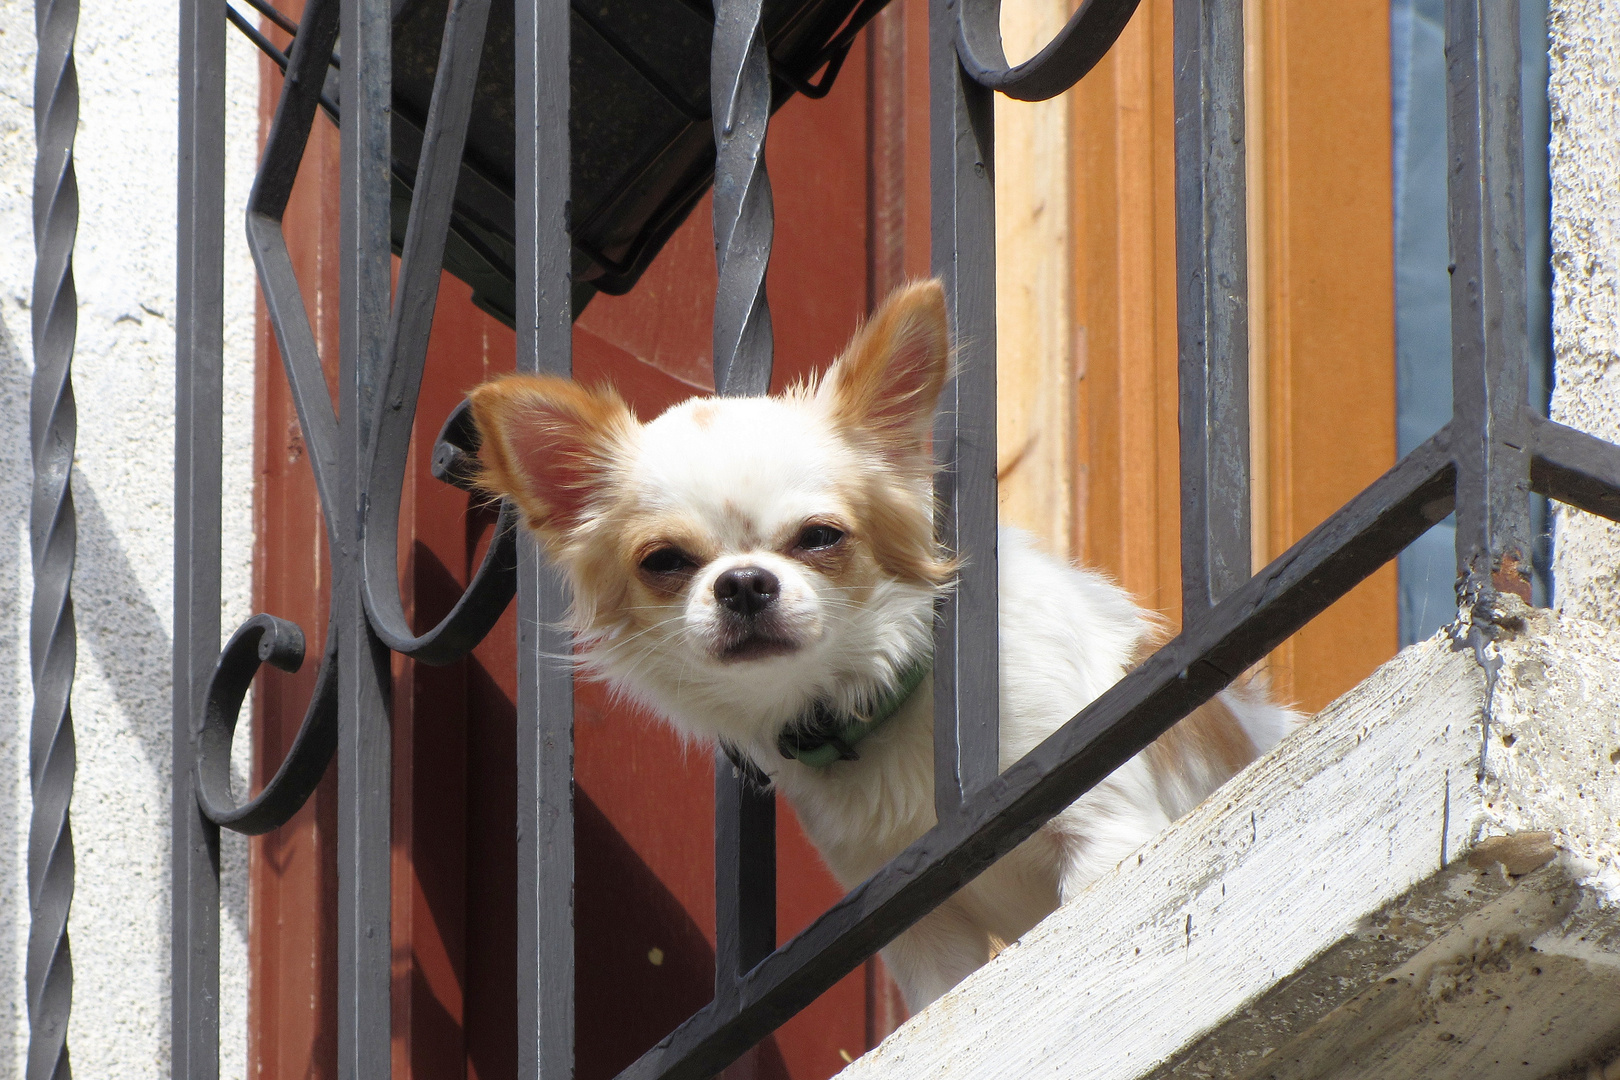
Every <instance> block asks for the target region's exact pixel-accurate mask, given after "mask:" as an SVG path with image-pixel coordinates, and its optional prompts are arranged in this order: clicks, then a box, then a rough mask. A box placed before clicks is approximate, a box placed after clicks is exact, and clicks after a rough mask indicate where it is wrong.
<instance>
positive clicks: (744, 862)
mask: <svg viewBox="0 0 1620 1080" xmlns="http://www.w3.org/2000/svg"><path fill="white" fill-rule="evenodd" d="M714 905H715V911H714V923H715V935H714V936H715V946H714V997H715V1000H716V1001H717V1002H720V1003H721V1004H722V1006H727V1007H735V1005H736V1003H737V985H738V980H739V979H740V978H741V977H742V976H743V975H745V974H747V973H748V972H749V971H751V970H753V967H754V965H755V964H758V963H759V962H760V961H761V960H763V959H765V958H766V957H767V956H769V955H770V954H771V952H772V951H773V950H774V949H775V948H776V795H775V794H774V793H773V792H771V791H770V790H768V789H767V781H766V780H765V779H764V778H763V777H760V776H758V775H757V774H756V773H755V772H754V770H753V769H752V768H751V767H743V768H739V767H738V766H737V765H736V764H734V763H733V762H732V761H731V760H730V759H729V758H728V757H726V755H725V754H723V753H720V754H716V755H715V756H714Z"/></svg>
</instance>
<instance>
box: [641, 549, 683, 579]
mask: <svg viewBox="0 0 1620 1080" xmlns="http://www.w3.org/2000/svg"><path fill="white" fill-rule="evenodd" d="M692 565H693V563H692V560H691V559H689V558H687V557H686V552H684V551H682V550H681V549H680V548H675V547H662V548H659V549H658V550H657V551H654V552H653V553H652V554H650V555H648V556H647V557H646V558H644V559H642V560H641V568H642V569H643V570H645V571H646V572H647V573H649V574H678V573H680V572H681V571H682V570H686V569H690V568H691V566H692Z"/></svg>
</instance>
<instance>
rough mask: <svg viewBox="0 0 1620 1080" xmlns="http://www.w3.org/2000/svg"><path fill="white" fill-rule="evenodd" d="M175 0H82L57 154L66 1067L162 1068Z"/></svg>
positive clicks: (245, 588) (23, 404) (238, 81)
mask: <svg viewBox="0 0 1620 1080" xmlns="http://www.w3.org/2000/svg"><path fill="white" fill-rule="evenodd" d="M178 26H179V14H178V10H177V8H176V5H175V2H174V0H161V2H152V0H148V2H144V3H141V4H127V3H115V2H113V0H84V3H83V8H82V12H81V16H80V22H79V34H78V41H77V50H76V52H77V63H78V71H79V84H80V95H81V106H80V116H81V121H80V124H79V128H78V135H77V145H76V148H75V156H76V161H77V166H78V182H79V192H80V221H79V234H78V245H77V249H76V254H75V259H74V269H75V272H76V276H77V283H78V293H79V334H78V349H77V355H76V358H75V362H74V384H75V387H76V391H77V400H78V413H79V435H78V454H77V463H76V467H75V469H74V475H73V493H74V498H75V502H76V505H77V510H78V531H79V548H78V565H77V570H76V574H75V579H74V588H73V597H74V604H75V609H76V614H77V620H78V630H79V648H78V679H77V684H76V686H75V689H74V694H73V721H74V727H75V731H76V735H77V741H78V767H79V772H78V782H77V786H76V788H75V792H74V796H73V808H72V827H73V838H74V847H75V852H76V856H77V890H76V895H75V899H74V902H73V909H72V915H71V918H70V924H69V937H70V941H71V945H72V950H73V962H74V975H75V979H74V998H73V1013H72V1019H71V1023H70V1027H69V1048H70V1055H71V1060H72V1064H73V1069H74V1072H75V1074H76V1075H78V1076H86V1077H109V1078H110V1077H142V1078H148V1077H153V1076H160V1075H167V1071H168V1057H169V1052H168V1042H169V1024H168V1011H169V1009H168V1006H169V999H168V985H169V978H168V969H169V929H168V927H169V924H168V920H169V773H170V769H169V762H170V740H169V683H170V661H169V650H170V642H171V631H172V627H173V616H172V612H171V604H172V599H173V590H172V580H173V571H172V554H171V552H172V550H173V547H172V528H173V473H172V461H173V450H174V312H175V139H176V108H177V106H176V87H177V84H178V83H177V72H176V39H177V34H178ZM33 52H34V12H33V5H32V4H31V3H28V2H27V0H9V2H7V3H0V527H3V533H0V1077H3V1078H10V1077H21V1076H22V1067H23V1061H24V1050H25V1047H26V1042H27V1031H28V1028H27V1013H26V1004H25V1002H26V999H25V996H24V992H23V977H24V955H25V954H24V945H25V942H26V940H27V933H28V920H27V910H28V906H27V887H26V877H25V873H26V869H25V868H26V858H27V843H28V819H29V808H30V803H29V796H28V789H29V776H28V728H29V713H30V709H31V695H30V692H29V659H28V649H27V641H28V637H27V626H28V611H29V601H30V595H31V591H32V584H31V580H30V573H29V563H30V556H29V545H28V532H27V528H28V491H29V481H30V471H31V465H30V452H29V441H28V385H29V379H30V376H31V370H32V369H31V359H30V358H31V350H30V347H29V337H30V310H29V298H30V293H31V282H32V276H33V238H32V219H31V210H30V207H31V202H32V190H33V181H32V175H33V167H34V129H33V124H34V121H33V115H32V111H31V105H32V100H33V78H34V73H33ZM229 77H230V92H229V93H230V110H231V112H230V131H231V136H230V143H229V147H230V150H229V152H230V161H231V177H230V181H231V183H230V194H229V200H230V205H231V207H232V208H233V209H232V211H231V213H230V217H229V224H228V228H227V233H226V235H227V237H228V244H229V246H228V249H227V259H226V267H227V277H228V293H227V303H226V309H227V311H228V312H229V323H228V325H227V329H226V366H227V378H226V385H227V396H226V406H225V408H226V421H225V422H226V429H227V446H226V459H225V477H226V489H227V491H228V492H229V494H228V495H227V499H226V507H225V532H226V558H225V606H224V607H225V609H224V618H223V622H224V624H225V626H226V628H227V630H229V629H230V628H233V627H235V625H236V624H237V623H239V622H240V621H241V620H242V619H243V618H245V617H246V616H247V615H248V614H249V610H248V600H249V556H250V552H251V532H250V531H251V527H252V519H251V514H250V499H251V490H252V479H251V458H250V447H251V438H252V363H253V339H252V329H253V310H254V307H253V305H254V300H253V292H252V267H251V263H250V261H249V259H248V257H247V253H246V248H245V244H244V243H243V241H242V239H241V236H242V229H241V227H240V225H239V222H240V220H241V218H240V209H239V208H240V207H241V205H242V203H243V200H244V198H245V196H246V192H247V185H248V182H249V180H250V177H251V170H252V167H253V159H254V156H255V147H256V143H257V131H258V128H257V100H258V99H257V94H258V89H257V86H258V68H257V62H256V60H255V58H254V56H253V53H252V52H251V50H250V49H249V48H247V47H246V46H245V43H244V42H242V41H241V39H240V38H239V36H237V35H235V34H234V33H233V34H232V35H231V53H230V75H229ZM245 850H246V849H245V846H244V845H243V844H242V843H241V842H228V843H227V844H226V847H225V856H224V859H225V865H226V874H227V878H228V881H229V882H230V883H231V884H230V887H229V892H228V898H227V901H226V903H225V905H224V907H225V910H224V916H223V931H224V941H225V947H224V953H225V956H224V961H225V968H224V987H223V994H222V997H223V1001H222V1006H223V1010H222V1011H223V1014H224V1019H223V1024H224V1032H223V1044H224V1048H223V1052H222V1058H223V1061H222V1064H223V1066H224V1073H223V1075H225V1076H229V1077H236V1076H242V1075H243V1073H244V1067H245V1031H246V1027H245V1017H244V1013H245V979H244V973H245V957H244V940H245V939H244V935H245V931H246V916H247V911H246V901H245V896H246V893H245V888H244V887H243V886H244V875H245V865H246V859H245Z"/></svg>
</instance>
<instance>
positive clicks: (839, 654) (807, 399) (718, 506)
mask: <svg viewBox="0 0 1620 1080" xmlns="http://www.w3.org/2000/svg"><path fill="white" fill-rule="evenodd" d="M949 362H950V360H949V344H948V335H947V330H946V321H945V303H944V294H943V292H942V290H941V289H940V287H939V285H938V283H936V282H925V283H920V284H916V285H912V286H909V287H907V288H905V289H903V290H901V291H899V292H897V293H896V294H895V295H894V296H893V297H891V298H890V299H889V300H888V301H887V302H886V303H885V304H884V305H883V307H882V308H881V309H880V310H879V311H878V312H877V313H876V314H875V315H874V316H873V317H872V319H871V320H870V321H869V322H868V323H867V324H866V326H865V327H863V328H862V329H861V330H860V331H859V332H858V333H857V334H856V336H855V339H854V341H853V342H851V344H850V346H849V348H848V349H847V350H846V351H845V352H844V354H843V356H842V357H840V358H839V360H838V361H837V363H836V364H834V365H833V367H832V368H831V369H830V370H829V371H828V372H827V374H826V376H825V378H823V379H822V380H821V381H820V383H819V385H811V386H805V387H800V388H797V389H795V390H793V391H790V392H788V393H786V394H783V395H781V396H777V397H768V398H763V397H762V398H703V399H694V400H691V401H687V402H685V403H683V404H681V405H677V406H675V407H674V408H671V409H670V410H669V411H667V412H665V413H664V414H663V415H662V416H660V417H658V418H657V419H656V420H653V421H651V422H650V423H646V424H642V423H640V422H638V421H637V419H636V417H635V416H634V415H633V414H632V413H631V412H630V410H629V408H628V407H626V405H625V404H624V402H623V401H622V400H621V399H620V398H619V396H618V395H617V394H615V393H614V392H613V391H612V390H609V389H595V390H591V389H586V388H584V387H582V386H580V385H579V384H577V383H574V382H570V381H568V380H564V379H555V378H544V377H538V376H523V375H514V376H508V377H505V378H501V379H496V380H494V381H492V382H489V383H485V384H484V385H483V386H480V387H478V388H477V389H476V390H475V391H473V394H472V410H473V416H474V418H475V420H476V421H477V424H478V429H479V432H480V436H481V439H482V444H481V450H480V456H481V459H482V462H483V470H484V471H483V479H482V484H483V487H484V488H485V489H486V490H488V491H490V492H491V493H493V494H497V495H501V496H504V497H506V498H508V499H511V500H512V501H513V502H514V503H515V504H516V506H517V507H518V509H519V510H520V511H521V513H522V515H523V518H524V520H525V522H526V523H527V525H528V527H529V528H530V529H531V530H533V532H534V533H535V534H536V535H537V536H538V537H539V539H540V541H541V543H542V545H543V546H544V548H545V550H546V553H547V555H548V557H549V558H550V559H552V560H553V561H554V562H555V563H557V564H559V565H560V566H561V567H562V568H563V569H564V570H565V572H566V573H567V575H568V577H569V579H570V581H571V583H572V586H573V593H574V608H573V615H572V619H573V627H574V630H575V632H576V634H577V635H578V637H579V640H580V643H581V645H582V651H583V655H584V658H585V659H586V661H587V662H588V663H589V664H591V665H592V667H593V668H595V669H596V670H597V671H598V672H599V673H600V674H601V675H603V676H605V677H606V678H608V679H609V680H610V681H611V682H612V683H613V684H614V685H615V686H616V687H617V688H618V689H619V690H621V691H623V692H625V693H627V694H629V695H630V696H632V697H634V698H636V699H638V700H640V701H642V702H644V703H646V704H649V705H651V706H653V707H654V708H655V709H656V710H658V711H660V712H662V713H664V714H665V715H666V716H669V717H670V718H671V719H672V720H674V721H675V722H676V723H677V724H678V725H680V726H681V727H682V728H684V729H686V730H687V731H689V732H691V733H693V734H699V735H707V736H711V737H712V736H718V737H722V738H725V739H727V740H728V741H731V742H733V743H735V744H738V745H747V744H750V743H758V742H763V741H774V739H775V737H776V733H777V732H778V731H779V730H780V728H781V726H782V725H783V724H785V723H787V722H788V721H790V720H792V719H793V718H794V717H795V716H796V715H798V714H799V713H800V712H801V711H802V710H803V709H804V708H805V707H806V706H807V705H808V704H809V703H810V702H811V701H812V700H815V699H816V698H826V697H831V698H833V699H835V700H839V701H841V703H843V704H845V705H847V706H853V705H856V704H859V703H860V702H861V701H862V700H863V699H866V698H868V697H869V696H870V695H872V694H873V693H875V692H877V691H878V689H879V688H880V687H881V686H882V685H884V684H886V683H888V682H890V681H891V680H892V678H893V676H894V674H895V673H896V672H897V671H900V670H902V669H904V668H905V667H906V666H907V665H908V664H910V663H912V662H913V661H915V659H916V658H917V656H918V654H919V652H920V651H921V650H925V649H927V648H928V647H929V646H928V641H929V628H930V614H931V601H932V598H933V596H934V595H935V594H936V593H937V591H938V589H939V588H940V587H941V585H942V584H943V583H944V581H945V579H946V578H947V577H948V576H949V567H948V566H947V565H946V564H945V563H944V562H942V560H941V559H940V557H939V552H938V549H937V547H936V544H935V540H934V532H933V514H932V497H931V482H932V473H933V465H932V461H931V457H930V453H929V430H930V426H931V420H932V417H933V413H934V407H935V405H936V403H937V401H938V399H939V394H940V390H941V388H942V387H943V385H944V382H945V378H946V374H947V370H948V367H949Z"/></svg>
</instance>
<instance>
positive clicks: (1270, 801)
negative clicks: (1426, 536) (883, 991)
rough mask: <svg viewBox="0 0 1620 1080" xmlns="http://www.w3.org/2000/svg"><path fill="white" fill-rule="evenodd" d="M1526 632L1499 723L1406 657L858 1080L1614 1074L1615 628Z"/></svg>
mask: <svg viewBox="0 0 1620 1080" xmlns="http://www.w3.org/2000/svg"><path fill="white" fill-rule="evenodd" d="M1519 615H1520V616H1521V618H1520V619H1509V620H1507V621H1508V622H1509V623H1510V624H1511V625H1513V626H1514V627H1515V628H1516V629H1515V631H1510V632H1506V633H1504V635H1503V636H1502V638H1501V639H1500V640H1499V641H1498V643H1497V644H1495V645H1493V646H1492V647H1491V649H1490V650H1489V651H1488V652H1487V654H1486V659H1487V661H1494V660H1495V659H1497V658H1499V659H1500V661H1501V666H1500V668H1499V669H1498V672H1499V673H1498V676H1497V678H1496V680H1495V686H1494V688H1493V689H1492V691H1491V693H1490V696H1489V709H1488V710H1486V709H1485V708H1483V706H1484V705H1485V703H1486V701H1487V685H1488V684H1487V679H1486V675H1485V671H1484V669H1483V668H1482V667H1481V665H1480V662H1479V660H1478V659H1477V658H1476V656H1475V653H1474V651H1473V650H1472V649H1471V648H1467V647H1463V646H1460V645H1457V644H1456V643H1454V642H1452V641H1450V640H1449V639H1447V638H1445V637H1438V638H1435V639H1433V640H1430V641H1427V642H1423V643H1420V644H1418V645H1414V646H1412V647H1411V648H1409V649H1407V650H1406V651H1404V652H1402V653H1401V654H1400V655H1399V656H1398V657H1396V658H1395V659H1394V660H1392V661H1390V662H1389V663H1388V664H1386V665H1384V666H1383V667H1382V668H1380V669H1379V670H1378V671H1377V672H1375V673H1374V674H1373V676H1372V677H1371V678H1370V679H1368V680H1367V681H1366V682H1365V683H1363V684H1362V685H1361V686H1359V687H1357V688H1356V689H1355V690H1353V691H1352V692H1350V693H1349V694H1346V695H1345V696H1344V697H1343V698H1341V699H1340V700H1339V701H1337V702H1335V703H1334V704H1333V705H1331V706H1329V707H1328V708H1327V709H1326V710H1325V711H1324V712H1323V713H1322V714H1321V715H1320V716H1318V717H1317V718H1316V719H1315V720H1313V721H1311V722H1310V723H1309V724H1307V725H1306V726H1305V727H1304V728H1303V729H1302V730H1300V731H1299V732H1297V733H1296V734H1295V735H1293V736H1292V737H1291V738H1289V739H1288V740H1287V741H1286V742H1284V743H1283V745H1281V746H1280V747H1278V748H1277V749H1276V750H1275V751H1273V752H1272V753H1271V754H1269V755H1268V756H1267V757H1265V758H1264V759H1262V760H1261V761H1259V762H1256V763H1255V764H1254V765H1253V766H1252V767H1250V768H1249V769H1248V770H1247V771H1246V772H1245V773H1243V774H1242V775H1241V776H1239V777H1237V778H1236V779H1235V780H1233V781H1232V783H1230V784H1228V785H1227V786H1226V787H1225V788H1223V789H1222V790H1221V791H1219V792H1217V793H1216V794H1215V795H1214V796H1213V797H1212V798H1211V799H1210V800H1209V801H1208V802H1207V803H1205V804H1204V805H1203V806H1201V807H1199V808H1198V809H1197V810H1195V811H1194V812H1193V813H1192V814H1190V815H1188V816H1187V817H1186V818H1184V819H1183V820H1182V821H1180V822H1178V823H1177V824H1176V825H1175V826H1173V827H1172V828H1171V829H1170V830H1168V831H1167V832H1166V833H1165V834H1164V835H1162V836H1160V837H1159V838H1158V839H1157V840H1155V841H1154V842H1153V843H1151V844H1149V845H1148V846H1147V847H1146V848H1144V849H1143V850H1142V851H1141V852H1140V853H1138V854H1137V855H1136V856H1134V857H1133V858H1131V859H1129V860H1128V861H1127V862H1126V863H1125V864H1123V865H1121V866H1120V867H1118V868H1117V869H1116V870H1115V871H1114V872H1113V873H1112V874H1110V875H1108V876H1106V877H1104V878H1103V879H1101V880H1100V881H1098V882H1097V883H1096V884H1095V885H1094V886H1093V887H1092V888H1090V889H1089V890H1087V891H1086V892H1085V893H1083V894H1082V895H1080V896H1079V897H1077V898H1075V900H1074V901H1073V902H1072V903H1070V904H1067V905H1065V906H1064V907H1063V908H1062V909H1061V910H1060V911H1058V912H1057V913H1055V914H1054V915H1053V916H1052V917H1051V918H1049V919H1047V920H1046V921H1045V922H1043V923H1042V924H1041V925H1040V926H1038V927H1036V928H1035V929H1034V930H1033V931H1031V932H1030V933H1029V934H1028V935H1026V936H1025V938H1024V939H1023V940H1021V941H1019V942H1017V943H1015V944H1014V945H1012V946H1011V947H1009V948H1008V949H1007V950H1005V951H1004V952H1003V953H1002V954H1001V955H1000V956H999V957H997V958H996V960H995V961H993V962H992V963H991V964H989V965H988V966H986V967H985V968H984V969H983V970H981V971H980V972H978V973H977V974H976V975H974V976H973V977H972V978H970V979H969V980H968V981H967V982H965V983H963V984H962V986H960V987H958V988H957V990H955V991H954V992H952V993H951V994H949V995H947V996H946V997H945V998H943V999H941V1000H940V1001H939V1002H937V1003H936V1004H935V1005H934V1006H933V1007H931V1008H929V1009H928V1010H926V1011H924V1012H923V1013H921V1014H920V1015H918V1016H916V1017H914V1018H913V1019H912V1020H911V1021H909V1022H908V1023H907V1024H906V1025H905V1026H903V1027H902V1028H901V1029H900V1030H899V1031H897V1032H896V1033H895V1034H894V1035H892V1036H890V1037H889V1039H887V1040H886V1041H885V1042H884V1043H883V1044H882V1045H881V1046H880V1047H878V1048H877V1049H876V1050H874V1051H872V1052H871V1053H870V1054H868V1055H866V1056H865V1057H864V1058H862V1059H860V1060H859V1061H857V1062H856V1063H855V1064H854V1065H852V1066H850V1067H849V1068H848V1069H846V1070H845V1071H844V1073H843V1074H842V1075H843V1076H844V1077H846V1078H849V1080H865V1078H878V1077H881V1078H885V1080H888V1078H900V1077H916V1078H919V1080H920V1078H924V1077H926V1078H928V1080H936V1078H949V1077H961V1078H971V1080H993V1078H1001V1077H1005V1078H1008V1080H1015V1078H1016V1080H1026V1078H1035V1077H1065V1078H1069V1077H1087V1078H1098V1080H1103V1078H1108V1080H1116V1078H1117V1080H1127V1078H1129V1080H1136V1078H1148V1077H1154V1078H1158V1077H1172V1076H1175V1077H1222V1078H1238V1077H1245V1078H1248V1077H1252V1078H1255V1080H1260V1078H1278V1080H1281V1078H1285V1077H1286V1078H1297V1080H1305V1078H1318V1077H1321V1078H1326V1077H1333V1078H1335V1080H1338V1078H1344V1080H1349V1078H1352V1077H1366V1078H1373V1077H1378V1078H1391V1080H1393V1078H1408V1077H1413V1078H1415V1077H1423V1078H1425V1080H1429V1078H1445V1077H1457V1078H1465V1077H1466V1078H1470V1080H1492V1078H1496V1077H1515V1078H1525V1080H1533V1078H1544V1077H1564V1076H1568V1077H1572V1078H1582V1080H1586V1078H1589V1077H1593V1076H1598V1077H1604V1078H1605V1080H1614V1078H1616V1077H1620V1061H1617V1060H1616V1059H1617V1058H1620V632H1616V631H1615V630H1614V629H1611V628H1605V627H1600V626H1597V625H1594V624H1591V623H1586V622H1581V621H1578V620H1574V619H1569V618H1559V617H1556V616H1553V615H1552V614H1550V613H1547V612H1533V613H1529V612H1524V611H1521V612H1520V613H1519ZM1487 717H1488V719H1487ZM1611 1063H1612V1064H1611Z"/></svg>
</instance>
